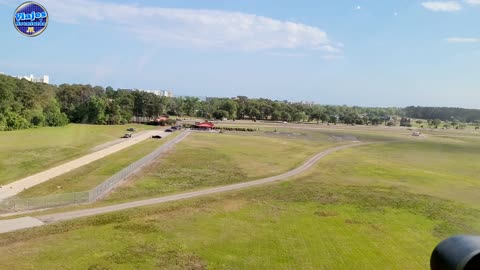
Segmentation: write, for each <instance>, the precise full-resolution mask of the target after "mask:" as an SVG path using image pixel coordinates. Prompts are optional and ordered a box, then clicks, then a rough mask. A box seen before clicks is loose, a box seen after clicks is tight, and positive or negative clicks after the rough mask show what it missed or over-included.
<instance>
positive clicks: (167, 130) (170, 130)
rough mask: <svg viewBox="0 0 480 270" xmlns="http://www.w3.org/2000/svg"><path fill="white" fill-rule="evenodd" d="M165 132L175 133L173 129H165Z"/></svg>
mask: <svg viewBox="0 0 480 270" xmlns="http://www.w3.org/2000/svg"><path fill="white" fill-rule="evenodd" d="M165 132H173V129H170V128H169V129H165Z"/></svg>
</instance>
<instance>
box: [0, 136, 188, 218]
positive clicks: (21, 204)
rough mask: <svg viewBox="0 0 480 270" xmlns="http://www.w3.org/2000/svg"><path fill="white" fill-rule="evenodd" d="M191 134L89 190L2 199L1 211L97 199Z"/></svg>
mask: <svg viewBox="0 0 480 270" xmlns="http://www.w3.org/2000/svg"><path fill="white" fill-rule="evenodd" d="M189 134H190V131H189V130H185V131H183V132H182V133H181V134H180V135H178V136H177V137H176V138H174V139H172V140H171V141H169V142H167V143H165V144H163V145H161V146H160V147H158V148H157V149H155V150H154V151H153V152H151V153H150V154H148V155H146V156H145V157H143V158H141V159H140V160H137V161H136V162H134V163H132V164H130V165H129V166H128V167H126V168H124V169H122V170H121V171H119V172H118V173H116V174H114V175H113V176H111V177H110V178H108V179H107V180H105V181H104V182H102V183H101V184H99V185H98V186H96V187H94V188H93V189H91V190H89V191H83V192H74V193H64V194H55V195H49V196H43V197H33V198H24V199H22V198H9V199H5V200H3V201H0V211H23V210H33V209H41V208H50V207H56V206H65V205H73V204H81V203H89V202H94V201H97V200H99V199H101V198H103V197H104V196H105V195H107V194H108V193H109V192H110V191H112V190H113V189H114V188H116V187H118V186H119V185H120V184H121V183H122V182H123V181H125V180H126V179H127V178H128V177H130V176H131V175H133V174H135V173H136V172H138V171H139V170H141V169H142V168H143V167H145V166H146V165H148V164H150V163H151V162H152V161H154V160H155V159H157V158H159V157H160V156H161V155H162V154H164V153H165V152H167V151H168V150H169V149H171V148H172V147H173V146H174V145H175V144H177V143H179V142H181V141H182V140H183V139H185V138H186V137H187V136H188V135H189Z"/></svg>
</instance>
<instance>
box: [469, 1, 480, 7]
mask: <svg viewBox="0 0 480 270" xmlns="http://www.w3.org/2000/svg"><path fill="white" fill-rule="evenodd" d="M465 3H467V4H469V5H472V6H476V5H480V0H465Z"/></svg>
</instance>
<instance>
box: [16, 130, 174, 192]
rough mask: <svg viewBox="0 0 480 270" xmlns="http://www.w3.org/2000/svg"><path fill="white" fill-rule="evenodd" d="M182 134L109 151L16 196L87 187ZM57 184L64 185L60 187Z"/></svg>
mask: <svg viewBox="0 0 480 270" xmlns="http://www.w3.org/2000/svg"><path fill="white" fill-rule="evenodd" d="M179 134H180V133H179V132H177V133H173V134H171V135H170V136H168V137H166V138H164V139H161V140H157V139H148V140H146V141H143V142H140V143H138V144H135V145H133V146H130V147H128V148H126V149H124V150H121V151H119V152H118V153H115V154H112V155H109V156H107V157H104V158H102V159H100V160H98V161H96V162H93V163H90V164H88V165H85V166H82V167H80V168H78V169H76V170H73V171H71V172H69V173H66V174H63V175H61V176H58V177H55V178H53V179H51V180H49V181H48V182H45V183H43V184H40V185H38V186H35V187H32V188H30V189H27V190H25V191H23V192H21V193H20V194H18V195H17V197H19V198H30V197H37V196H46V195H53V194H60V193H69V192H80V191H88V190H90V189H92V188H94V187H95V186H97V185H99V184H100V183H102V182H103V181H105V180H107V179H108V178H109V177H110V176H112V175H114V174H115V173H117V172H119V171H121V170H122V169H123V168H125V167H127V166H128V165H130V164H132V163H133V162H135V161H137V160H139V159H141V158H143V157H144V156H146V155H148V154H150V153H151V152H153V151H154V150H155V149H157V148H158V147H159V146H161V145H162V144H164V143H166V142H168V141H169V140H171V139H173V138H175V137H176V136H177V135H179ZM58 186H61V188H60V189H59V188H58Z"/></svg>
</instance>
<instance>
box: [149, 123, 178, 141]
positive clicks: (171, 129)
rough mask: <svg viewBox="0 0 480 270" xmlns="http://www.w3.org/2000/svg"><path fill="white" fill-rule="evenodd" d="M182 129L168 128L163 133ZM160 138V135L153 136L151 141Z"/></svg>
mask: <svg viewBox="0 0 480 270" xmlns="http://www.w3.org/2000/svg"><path fill="white" fill-rule="evenodd" d="M180 129H182V126H171V127H170V128H167V129H165V132H175V131H177V130H180ZM161 138H162V136H160V135H153V136H152V139H161Z"/></svg>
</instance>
